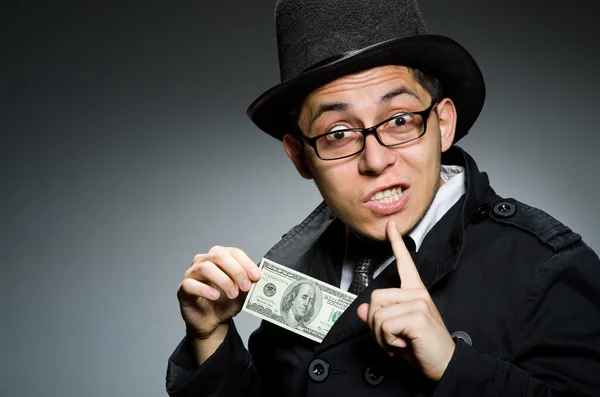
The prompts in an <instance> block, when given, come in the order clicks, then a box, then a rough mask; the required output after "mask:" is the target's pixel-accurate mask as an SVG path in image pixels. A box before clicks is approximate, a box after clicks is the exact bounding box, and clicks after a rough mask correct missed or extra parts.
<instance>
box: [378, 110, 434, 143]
mask: <svg viewBox="0 0 600 397" xmlns="http://www.w3.org/2000/svg"><path fill="white" fill-rule="evenodd" d="M424 129H425V123H424V121H423V118H422V117H421V116H420V115H418V114H401V115H398V116H397V117H395V118H393V119H391V120H390V121H388V122H386V123H384V124H382V125H381V126H379V128H377V134H378V135H379V138H380V139H381V142H383V144H384V145H399V144H401V143H404V142H408V141H411V140H413V139H416V138H418V137H419V136H421V134H423V131H424Z"/></svg>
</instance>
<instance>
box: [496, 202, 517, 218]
mask: <svg viewBox="0 0 600 397" xmlns="http://www.w3.org/2000/svg"><path fill="white" fill-rule="evenodd" d="M515 212H517V207H516V206H515V205H514V204H513V203H509V202H508V201H502V202H500V203H498V204H496V205H495V206H494V214H496V215H498V216H499V217H502V218H510V217H511V216H513V215H514V214H515Z"/></svg>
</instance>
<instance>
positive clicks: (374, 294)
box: [371, 289, 381, 302]
mask: <svg viewBox="0 0 600 397" xmlns="http://www.w3.org/2000/svg"><path fill="white" fill-rule="evenodd" d="M380 295H381V290H379V289H375V290H373V292H371V302H374V301H378V300H379V297H380Z"/></svg>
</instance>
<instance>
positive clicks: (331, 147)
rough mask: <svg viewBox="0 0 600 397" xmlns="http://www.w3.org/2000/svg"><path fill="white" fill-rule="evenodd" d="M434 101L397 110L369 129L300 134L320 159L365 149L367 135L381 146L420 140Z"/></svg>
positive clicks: (342, 156)
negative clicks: (418, 107)
mask: <svg viewBox="0 0 600 397" xmlns="http://www.w3.org/2000/svg"><path fill="white" fill-rule="evenodd" d="M435 105H437V103H434V104H431V106H429V107H428V108H427V109H425V110H422V111H420V112H410V113H400V114H396V115H394V116H393V117H391V118H389V119H386V120H383V121H382V122H380V123H378V124H377V125H374V126H373V127H371V128H344V129H338V130H333V131H330V132H327V133H325V134H321V135H318V136H316V137H314V138H308V137H305V136H304V135H303V134H302V133H301V134H300V137H301V138H302V140H303V141H304V142H306V143H307V144H308V145H309V146H311V147H312V148H313V149H314V150H315V153H316V154H317V157H319V158H320V159H321V160H339V159H343V158H346V157H350V156H354V155H355V154H357V153H360V152H362V151H363V150H364V148H365V141H366V140H367V136H368V135H369V134H373V135H375V138H376V139H377V142H379V144H380V145H382V146H398V145H403V144H405V143H408V142H411V141H414V140H415V139H419V138H420V137H422V136H423V135H425V131H427V119H428V118H429V114H430V113H431V110H432V109H433V108H434V107H435Z"/></svg>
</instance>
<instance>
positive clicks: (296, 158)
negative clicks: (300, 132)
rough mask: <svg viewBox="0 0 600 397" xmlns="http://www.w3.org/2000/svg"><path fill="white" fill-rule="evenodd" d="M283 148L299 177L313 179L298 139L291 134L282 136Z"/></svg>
mask: <svg viewBox="0 0 600 397" xmlns="http://www.w3.org/2000/svg"><path fill="white" fill-rule="evenodd" d="M283 147H284V149H285V153H286V154H287V155H288V157H289V158H290V160H292V163H294V166H296V170H298V173H299V174H300V176H301V177H302V178H304V179H313V176H312V171H311V170H310V167H309V166H308V162H307V160H306V153H305V152H304V147H303V144H302V140H301V139H300V137H298V136H295V135H292V134H286V135H284V136H283Z"/></svg>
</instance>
